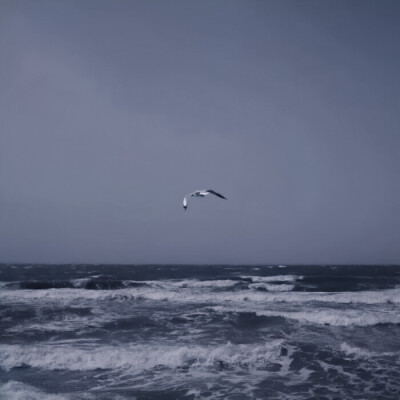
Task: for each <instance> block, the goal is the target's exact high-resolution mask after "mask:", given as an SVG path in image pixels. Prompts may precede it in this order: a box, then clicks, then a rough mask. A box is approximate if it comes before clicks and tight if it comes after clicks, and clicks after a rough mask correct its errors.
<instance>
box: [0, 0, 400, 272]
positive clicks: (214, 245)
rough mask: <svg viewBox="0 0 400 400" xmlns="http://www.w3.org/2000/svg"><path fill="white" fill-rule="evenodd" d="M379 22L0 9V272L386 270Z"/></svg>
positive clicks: (362, 7)
mask: <svg viewBox="0 0 400 400" xmlns="http://www.w3.org/2000/svg"><path fill="white" fill-rule="evenodd" d="M399 20H400V3H399V2H398V1H396V0H394V1H389V0H383V1H381V0H379V1H378V0H376V1H364V0H352V1H347V0H346V1H341V0H337V1H324V0H304V1H296V0H294V1H291V0H283V1H282V0H269V1H268V0H265V1H261V0H260V1H258V0H257V1H256V0H254V1H253V0H242V1H237V0H229V1H228V0H220V1H215V0H202V1H191V0H181V1H164V0H159V1H157V0H150V1H148V0H131V1H128V0H112V1H111V0H108V1H105V0H85V1H81V0H57V1H54V0H45V1H42V0H35V1H31V0H26V1H24V0H0V261H1V262H46V263H55V262H66V263H67V262H74V263H79V262H85V263H89V262H94V263H266V264H269V263H283V264H285V263H286V264H289V263H291V264H306V263H323V264H331V263H366V264H367V263H368V264H370V263H400V245H399V243H400V178H399V175H400V129H399V128H400V74H399V71H400V50H399V49H400V24H399ZM196 189H214V190H216V191H219V192H221V193H222V194H224V195H225V196H226V197H227V198H228V201H225V200H221V199H218V198H216V197H213V198H210V197H208V198H206V199H193V201H191V202H190V203H189V208H188V211H187V212H184V211H183V208H182V198H183V196H184V194H186V193H189V192H192V191H193V190H196Z"/></svg>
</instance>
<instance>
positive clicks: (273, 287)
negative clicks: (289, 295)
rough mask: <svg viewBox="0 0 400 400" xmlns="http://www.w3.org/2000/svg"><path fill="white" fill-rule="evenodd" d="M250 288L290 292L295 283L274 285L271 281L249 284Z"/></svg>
mask: <svg viewBox="0 0 400 400" xmlns="http://www.w3.org/2000/svg"><path fill="white" fill-rule="evenodd" d="M249 288H250V289H256V290H259V289H264V290H266V291H268V292H290V291H291V290H293V289H294V285H285V284H282V285H273V284H271V283H262V282H260V283H251V284H250V285H249Z"/></svg>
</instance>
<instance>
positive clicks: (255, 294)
mask: <svg viewBox="0 0 400 400" xmlns="http://www.w3.org/2000/svg"><path fill="white" fill-rule="evenodd" d="M175 289H176V290H171V289H166V288H162V287H159V288H157V287H148V285H147V286H144V287H134V288H129V289H121V290H116V291H108V290H76V289H69V288H66V289H48V290H24V291H22V290H3V291H2V293H1V297H2V301H3V302H6V301H12V302H17V303H18V302H30V301H34V300H42V301H46V300H49V301H58V300H59V301H66V302H68V301H76V300H100V301H101V300H107V301H112V300H116V301H134V300H151V301H170V302H178V303H207V304H220V303H222V304H224V303H243V302H247V303H254V304H259V305H260V304H265V303H290V304H293V303H297V304H304V303H310V302H316V303H333V304H366V305H367V304H368V305H373V304H385V303H386V304H400V288H396V289H387V290H380V291H362V292H336V293H331V292H328V293H323V292H290V291H285V292H277V291H275V292H271V291H269V292H267V291H258V290H240V291H217V292H211V293H210V291H207V290H204V286H203V287H202V286H200V287H197V288H196V287H189V288H188V289H191V290H185V289H186V288H185V287H182V288H179V287H177V288H175Z"/></svg>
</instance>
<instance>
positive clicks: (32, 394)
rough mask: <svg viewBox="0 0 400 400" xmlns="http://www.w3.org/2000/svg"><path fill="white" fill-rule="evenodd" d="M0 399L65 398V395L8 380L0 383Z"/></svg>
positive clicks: (45, 399) (57, 399)
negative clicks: (45, 391)
mask: <svg viewBox="0 0 400 400" xmlns="http://www.w3.org/2000/svg"><path fill="white" fill-rule="evenodd" d="M0 399H4V400H5V399H7V400H66V399H67V397H64V396H60V395H58V394H57V395H56V394H48V393H44V392H42V391H40V390H39V389H37V388H35V387H33V386H31V385H27V384H25V383H21V382H16V381H8V382H7V383H5V384H3V385H0Z"/></svg>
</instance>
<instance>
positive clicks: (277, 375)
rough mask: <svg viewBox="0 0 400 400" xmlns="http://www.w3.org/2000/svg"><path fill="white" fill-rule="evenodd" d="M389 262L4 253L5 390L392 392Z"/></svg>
mask: <svg viewBox="0 0 400 400" xmlns="http://www.w3.org/2000/svg"><path fill="white" fill-rule="evenodd" d="M399 338H400V268H399V267H395V266H292V267H283V266H172V265H169V266H157V265H155V266H152V265H147V266H127V265H125V266H124V265H52V266H49V265H4V264H3V265H0V399H19V400H22V399H34V400H36V399H90V400H92V399H111V398H112V399H119V400H124V399H138V400H140V399H142V400H143V399H193V400H194V399H312V398H315V399H349V400H350V399H374V400H375V399H388V400H389V399H390V400H392V399H393V400H398V399H399V398H400V340H399Z"/></svg>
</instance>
